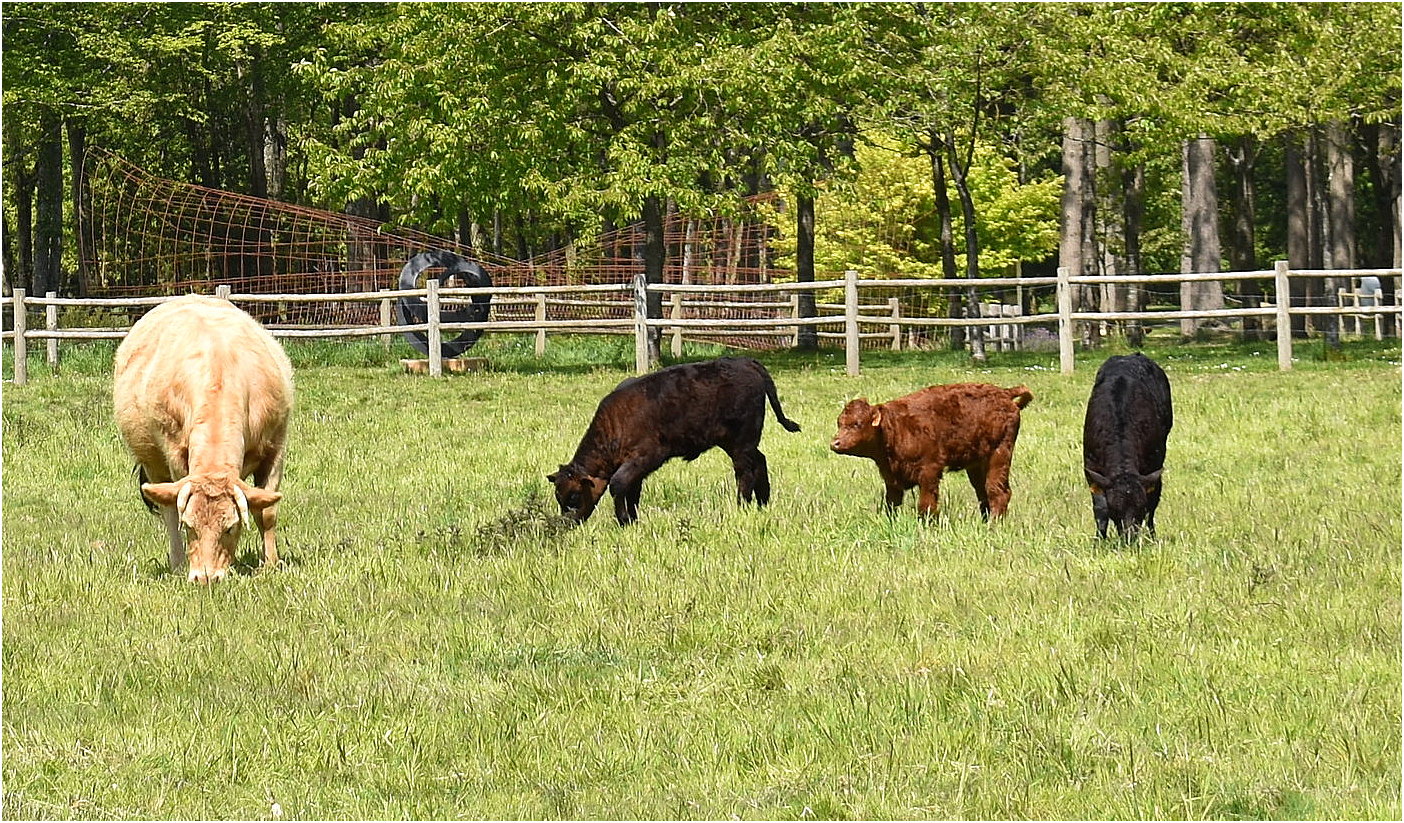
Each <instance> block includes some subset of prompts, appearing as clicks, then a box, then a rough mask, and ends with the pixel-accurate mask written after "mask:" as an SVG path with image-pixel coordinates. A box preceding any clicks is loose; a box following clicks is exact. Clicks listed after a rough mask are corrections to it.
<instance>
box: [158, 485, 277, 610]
mask: <svg viewBox="0 0 1404 823" xmlns="http://www.w3.org/2000/svg"><path fill="white" fill-rule="evenodd" d="M141 492H142V494H144V495H146V497H147V499H148V500H150V501H152V502H153V503H156V504H158V505H161V506H174V507H175V510H176V514H177V515H178V516H179V517H180V524H181V526H182V527H184V529H185V557H186V560H187V563H188V566H187V568H188V571H187V574H186V579H188V580H189V581H190V582H191V583H216V582H219V581H220V580H223V579H224V577H225V575H226V574H228V573H229V564H230V563H231V562H232V561H233V560H234V549H235V548H236V547H237V546H238V545H239V535H240V534H242V533H243V528H244V527H245V526H247V525H248V524H249V520H250V512H253V511H262V510H263V509H265V508H267V507H269V506H272V505H273V504H274V503H277V502H278V501H279V500H281V499H283V495H282V493H281V492H271V491H268V490H266V489H260V488H257V487H255V486H250V485H249V484H247V483H245V482H244V481H242V480H240V479H238V478H233V477H230V476H228V475H223V476H216V475H192V476H190V477H184V478H182V479H180V480H175V481H172V482H170V483H143V484H141Z"/></svg>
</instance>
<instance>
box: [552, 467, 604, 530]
mask: <svg viewBox="0 0 1404 823" xmlns="http://www.w3.org/2000/svg"><path fill="white" fill-rule="evenodd" d="M546 479H547V480H550V481H551V483H552V485H554V486H555V487H556V502H557V503H558V504H560V507H561V514H562V515H564V516H565V517H569V518H570V519H571V520H574V521H575V522H577V523H584V522H585V521H586V520H589V519H590V515H591V513H593V512H594V511H595V504H596V503H599V502H600V498H601V497H603V496H604V493H605V489H607V488H609V478H607V477H592V476H590V475H588V474H586V473H585V471H584V470H583V469H581V468H580V467H578V466H573V465H569V466H561V468H560V469H559V470H558V471H557V472H556V473H555V474H548V475H546Z"/></svg>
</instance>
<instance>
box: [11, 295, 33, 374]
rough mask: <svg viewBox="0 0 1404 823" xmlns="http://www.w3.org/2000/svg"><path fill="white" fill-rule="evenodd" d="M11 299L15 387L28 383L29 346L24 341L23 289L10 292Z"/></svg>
mask: <svg viewBox="0 0 1404 823" xmlns="http://www.w3.org/2000/svg"><path fill="white" fill-rule="evenodd" d="M11 299H12V300H13V301H14V306H15V385H16V386H23V385H24V384H25V383H28V382H29V344H28V341H26V340H25V339H24V335H25V332H26V331H28V329H27V328H26V325H25V323H26V320H27V318H26V317H25V305H24V289H15V290H14V291H13V292H11Z"/></svg>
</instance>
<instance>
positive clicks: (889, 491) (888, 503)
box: [882, 475, 907, 516]
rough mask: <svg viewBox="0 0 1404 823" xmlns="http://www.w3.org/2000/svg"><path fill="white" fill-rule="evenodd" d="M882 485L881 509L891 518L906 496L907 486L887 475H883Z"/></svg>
mask: <svg viewBox="0 0 1404 823" xmlns="http://www.w3.org/2000/svg"><path fill="white" fill-rule="evenodd" d="M882 483H883V487H884V494H883V508H885V509H886V510H887V514H888V515H889V516H891V515H893V514H896V513H897V507H898V506H901V505H902V498H903V497H906V496H907V485H906V484H904V483H903V482H902V481H901V480H898V479H897V478H896V477H889V476H887V475H883V478H882Z"/></svg>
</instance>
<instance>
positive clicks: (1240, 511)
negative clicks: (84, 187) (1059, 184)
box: [0, 339, 1401, 819]
mask: <svg viewBox="0 0 1404 823" xmlns="http://www.w3.org/2000/svg"><path fill="white" fill-rule="evenodd" d="M629 345H630V341H628V340H617V341H599V342H596V343H593V344H586V343H573V344H569V345H565V344H562V345H556V344H553V346H552V348H551V349H550V350H549V351H548V359H547V360H545V361H542V362H540V363H538V362H537V361H535V360H533V359H532V358H531V357H530V354H529V351H530V344H529V342H526V341H521V340H512V339H488V340H485V341H484V343H483V344H482V345H481V346H480V349H479V350H475V351H474V354H479V353H481V354H485V355H486V356H488V357H489V358H490V360H491V362H492V363H493V364H494V368H493V370H491V371H488V372H485V373H480V374H475V375H467V376H455V377H452V378H446V379H442V380H429V379H426V378H424V377H412V376H407V375H404V374H402V373H400V368H399V366H398V363H397V362H396V360H395V358H396V357H398V356H399V355H400V352H392V353H391V354H389V355H387V354H385V353H384V352H383V351H382V350H381V349H380V348H379V346H378V345H376V344H347V345H344V346H338V347H335V348H333V347H330V346H313V345H306V346H296V345H294V346H290V347H289V349H290V353H291V354H292V356H293V361H294V365H295V366H296V367H297V372H296V382H297V389H298V399H297V404H296V408H295V411H294V416H293V427H292V434H291V436H290V445H289V457H288V465H287V475H286V479H285V483H284V486H283V490H284V491H285V492H286V495H287V498H286V502H285V504H284V506H283V509H282V514H281V523H280V527H279V532H280V539H281V547H280V548H281V550H282V554H283V557H284V561H285V562H284V565H283V566H282V567H281V568H280V569H279V570H277V571H274V572H272V573H268V574H255V573H253V569H254V567H255V566H256V565H257V562H258V553H257V540H256V538H254V537H252V536H249V535H246V536H245V538H244V541H243V544H242V547H241V553H240V556H239V558H238V561H239V562H238V566H237V568H238V569H239V571H240V574H239V575H238V576H236V577H235V578H234V579H233V580H232V581H229V582H226V583H224V584H221V585H218V586H213V587H197V586H192V585H189V584H187V583H186V582H185V580H184V578H183V577H175V576H171V575H170V574H168V573H167V571H166V567H165V548H164V537H163V533H162V530H161V527H160V525H159V521H158V519H157V518H155V517H153V516H151V515H149V514H148V513H147V512H146V510H145V509H144V508H143V507H142V505H141V504H140V502H139V500H138V496H137V491H136V484H135V481H134V479H133V478H132V476H131V460H130V459H129V457H128V455H127V454H126V453H125V452H124V450H123V448H122V446H121V443H120V441H119V439H118V436H117V432H116V428H115V425H114V424H113V421H112V415H111V409H110V402H111V374H110V366H111V349H110V348H104V347H101V346H95V347H92V348H91V349H87V350H77V351H76V353H75V354H74V355H73V356H71V357H69V358H68V359H67V360H66V361H65V365H64V368H63V370H62V373H61V374H59V375H49V374H47V373H45V372H44V371H43V370H42V369H36V370H35V373H34V374H33V378H32V383H31V384H30V385H29V386H26V387H14V386H9V385H7V386H6V387H5V394H4V420H3V424H4V428H3V434H4V466H3V468H4V475H3V476H4V481H3V494H4V500H3V515H4V521H3V538H4V550H3V618H4V627H3V688H4V694H3V700H4V703H3V709H4V712H3V722H4V738H3V743H4V760H3V778H4V795H3V806H0V812H3V816H4V817H6V818H85V819H106V818H178V819H199V818H242V819H269V818H276V817H282V818H286V819H300V818H350V819H376V818H460V817H467V818H499V819H514V818H708V819H714V818H730V817H738V818H771V819H774V818H780V819H800V818H819V819H836V818H860V819H911V818H934V819H953V818H1072V819H1077V818H1127V819H1147V818H1189V819H1202V818H1218V819H1223V818H1267V819H1280V818H1300V817H1308V818H1341V819H1352V818H1359V819H1398V818H1399V817H1400V814H1401V808H1400V782H1399V764H1400V688H1401V683H1400V541H1401V533H1400V524H1401V512H1400V493H1401V490H1400V370H1399V353H1398V348H1397V345H1395V346H1392V347H1391V346H1385V347H1380V346H1378V345H1377V344H1370V343H1363V344H1351V345H1350V346H1348V347H1347V355H1348V357H1349V359H1348V360H1347V361H1346V362H1332V363H1325V362H1320V361H1318V360H1314V359H1312V358H1311V357H1310V356H1308V355H1306V352H1307V351H1308V349H1307V347H1302V351H1303V353H1304V356H1303V359H1302V361H1301V362H1299V363H1298V367H1297V369H1296V370H1294V371H1292V372H1288V373H1278V372H1276V371H1275V361H1274V358H1273V355H1272V350H1271V349H1270V348H1269V346H1270V344H1266V345H1264V346H1262V347H1261V348H1253V347H1242V346H1234V347H1214V346H1208V345H1206V346H1195V347H1180V346H1165V347H1163V348H1159V349H1154V348H1153V349H1150V350H1148V351H1147V353H1148V354H1151V355H1152V356H1153V357H1155V358H1156V359H1157V360H1158V361H1159V362H1160V363H1161V364H1162V365H1163V366H1164V367H1165V369H1166V371H1167V373H1168V374H1169V376H1170V380H1171V382H1172V385H1173V391H1174V402H1175V428H1174V431H1173V432H1172V433H1171V436H1170V445H1169V457H1168V459H1167V468H1166V470H1165V495H1164V499H1163V502H1162V504H1161V508H1160V512H1159V515H1158V517H1157V520H1158V525H1159V527H1160V532H1159V537H1158V539H1155V540H1147V541H1143V542H1140V543H1137V544H1132V545H1123V544H1120V543H1117V542H1114V541H1108V542H1103V541H1098V540H1096V539H1095V530H1094V525H1093V520H1092V512H1091V505H1090V501H1089V496H1088V493H1087V489H1086V486H1085V484H1084V482H1083V480H1082V477H1081V470H1080V469H1081V446H1080V443H1081V422H1082V414H1083V410H1084V407H1085V403H1086V400H1087V394H1088V392H1089V390H1090V387H1091V382H1092V378H1093V375H1094V374H1095V371H1096V366H1097V364H1098V363H1099V362H1100V360H1101V359H1102V358H1103V357H1104V356H1106V355H1107V354H1110V353H1118V352H1116V351H1112V350H1109V351H1106V352H1102V353H1097V354H1087V355H1080V356H1079V362H1078V372H1077V374H1076V375H1073V376H1071V377H1065V376H1061V375H1059V374H1058V373H1057V370H1056V359H1055V356H1053V355H1006V356H1003V357H1002V358H1001V360H1000V361H999V362H1001V363H1003V364H1005V365H999V366H995V367H991V368H988V369H983V370H977V369H973V368H970V367H969V366H968V365H965V364H964V363H963V361H961V360H960V359H957V358H954V357H953V356H951V355H948V354H921V353H905V354H901V355H894V354H874V355H872V356H871V357H870V356H868V355H866V354H865V356H864V367H863V368H864V373H863V375H862V376H861V377H857V378H849V377H846V376H844V374H843V362H842V354H841V353H835V354H827V353H826V354H822V355H811V356H801V355H790V354H784V355H762V356H761V359H762V361H763V362H764V363H765V364H766V365H767V367H768V368H769V369H770V371H771V373H772V375H773V376H774V378H775V382H776V384H777V386H778V389H779V394H780V399H781V401H782V402H783V404H784V408H785V411H786V414H787V415H788V416H789V417H791V418H793V419H795V420H796V421H798V422H799V423H800V424H801V425H802V426H803V427H804V431H803V432H801V433H798V434H790V433H787V432H785V431H783V430H782V429H781V428H780V427H779V426H778V425H777V424H776V422H775V419H774V417H773V416H771V415H770V413H769V412H768V411H767V422H766V431H765V436H764V438H763V440H762V442H761V448H762V450H763V451H764V452H765V453H766V455H767V456H768V458H769V463H770V471H771V478H772V482H773V485H774V497H773V500H772V504H771V506H770V508H769V509H767V510H764V511H759V512H758V511H755V510H753V509H743V508H739V507H738V506H737V505H736V504H735V502H734V488H735V487H734V483H733V479H732V475H731V468H730V464H729V462H728V461H727V460H726V458H725V456H724V455H722V454H720V453H717V452H715V451H714V452H711V453H708V454H706V455H704V456H703V457H701V458H700V459H698V460H697V461H696V462H695V463H692V464H685V463H683V462H682V461H673V462H670V463H669V464H667V465H666V466H665V467H664V468H663V469H661V470H660V471H659V472H657V473H656V474H655V475H653V476H652V477H651V478H650V479H649V480H648V481H646V482H645V484H644V489H643V499H642V505H641V507H640V520H639V522H638V523H637V524H636V525H634V526H632V527H630V528H628V529H621V528H619V527H618V526H617V525H615V523H614V522H613V518H612V517H610V516H609V510H608V508H607V507H606V508H602V510H601V511H600V512H598V513H597V514H596V516H595V517H594V518H593V519H591V520H590V522H588V523H587V524H586V525H585V526H583V527H581V528H578V529H573V530H567V529H564V528H562V527H561V526H560V524H559V522H558V521H557V519H556V518H555V517H554V512H555V504H554V501H552V500H551V497H550V494H549V488H548V484H547V482H546V480H545V475H546V474H547V473H549V472H551V471H553V470H555V468H556V467H557V465H558V464H560V463H563V462H566V461H567V460H568V459H569V458H570V456H571V454H572V453H573V451H574V449H575V446H576V443H577V442H578V440H579V438H580V435H581V434H582V432H583V431H584V429H585V426H586V424H587V423H588V422H589V419H590V416H591V414H592V413H593V411H594V407H595V404H596V402H597V401H598V400H599V398H600V397H601V396H603V395H604V394H605V393H606V392H607V391H608V390H610V389H611V388H613V386H614V385H615V384H616V383H617V382H618V381H619V380H621V379H623V378H624V377H625V376H627V375H628V372H627V371H626V369H625V366H626V364H627V363H631V362H632V359H631V358H632V353H631V349H629V348H627V347H628V346H629ZM1318 348H1319V347H1318ZM699 353H700V352H699ZM708 353H709V354H710V353H715V352H708ZM599 363H604V364H606V365H604V366H599V365H594V364H599ZM7 369H8V367H7ZM7 373H8V370H7ZM960 380H978V381H981V382H992V383H996V384H999V385H1002V386H1012V385H1016V384H1019V383H1024V384H1026V385H1028V386H1029V387H1030V388H1031V389H1032V391H1033V393H1034V395H1035V399H1034V401H1033V403H1032V404H1031V405H1030V406H1029V407H1028V408H1027V409H1025V410H1024V412H1023V427H1022V431H1021V434H1020V438H1019V442H1018V447H1017V450H1016V452H1015V456H1014V465H1013V471H1012V475H1011V485H1012V487H1013V499H1012V502H1011V504H1010V507H1009V514H1008V516H1007V518H1006V519H1005V520H1003V521H1002V522H998V523H996V524H994V525H992V526H991V525H986V524H985V523H983V522H982V521H981V520H980V518H979V515H978V513H977V511H976V504H975V498H974V494H973V493H972V491H971V489H970V487H969V484H968V483H967V482H966V480H965V478H964V475H963V474H953V475H948V477H947V478H946V481H945V483H944V484H943V487H942V501H943V505H942V513H941V515H940V517H939V520H938V521H937V522H935V523H933V524H929V525H923V524H921V523H919V522H918V521H917V519H916V518H915V516H914V494H915V493H909V495H908V499H907V502H906V503H905V504H904V506H903V510H902V511H901V513H900V514H899V516H898V517H896V518H895V519H889V518H887V517H886V516H884V515H883V514H882V513H881V505H880V502H881V499H882V494H881V483H880V481H879V479H878V476H877V472H876V470H875V469H874V467H873V464H872V463H871V462H869V461H866V460H859V459H856V458H850V457H840V456H837V455H834V454H831V453H830V452H829V450H828V442H829V439H830V437H832V435H833V433H834V421H835V417H836V415H837V413H838V411H839V409H840V408H841V406H842V405H843V402H844V401H845V400H847V399H849V398H852V397H855V396H859V395H864V396H867V397H868V398H869V399H872V400H874V401H878V400H887V399H890V398H892V397H895V396H897V395H900V394H905V393H907V392H909V391H911V390H913V389H916V388H919V387H922V386H925V385H929V384H932V383H944V382H955V381H960Z"/></svg>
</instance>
